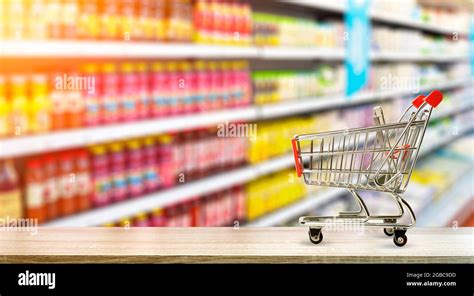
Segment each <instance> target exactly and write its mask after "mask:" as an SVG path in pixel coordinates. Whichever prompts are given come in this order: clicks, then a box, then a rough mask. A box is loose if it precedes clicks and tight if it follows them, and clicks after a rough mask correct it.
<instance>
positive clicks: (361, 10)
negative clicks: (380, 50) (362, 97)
mask: <svg viewBox="0 0 474 296" xmlns="http://www.w3.org/2000/svg"><path fill="white" fill-rule="evenodd" d="M347 2H348V3H347V4H348V6H347V12H346V14H345V25H346V32H347V33H346V36H345V37H346V38H345V39H346V62H345V64H346V95H347V96H348V97H349V96H351V95H352V94H354V93H356V92H358V91H359V90H360V89H362V88H363V87H364V86H365V85H366V84H367V80H368V76H369V67H370V57H369V54H370V44H371V36H370V19H369V15H368V13H369V5H370V0H348V1H347Z"/></svg>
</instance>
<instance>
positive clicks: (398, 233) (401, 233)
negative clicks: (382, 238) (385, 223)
mask: <svg viewBox="0 0 474 296" xmlns="http://www.w3.org/2000/svg"><path fill="white" fill-rule="evenodd" d="M406 232H407V231H406V230H395V236H394V237H393V242H394V243H395V245H396V246H398V247H403V246H404V245H406V243H407V241H408V238H407V236H406V235H405V233H406Z"/></svg>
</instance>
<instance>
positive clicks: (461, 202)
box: [246, 116, 474, 227]
mask: <svg viewBox="0 0 474 296" xmlns="http://www.w3.org/2000/svg"><path fill="white" fill-rule="evenodd" d="M438 117H439V116H438ZM473 129H474V125H471V126H470V127H466V128H464V129H463V130H461V131H459V133H458V134H457V135H453V136H452V137H448V138H446V139H442V140H438V141H433V140H432V139H426V140H425V141H424V143H426V144H428V146H427V148H426V149H422V150H420V157H423V156H427V155H428V154H430V153H431V152H432V151H434V150H436V149H438V148H441V147H443V146H445V145H447V144H449V143H452V142H453V141H454V140H455V139H456V138H458V137H460V136H461V135H463V134H465V133H467V132H469V131H472V130H473ZM429 143H431V144H429ZM422 147H423V145H422ZM425 147H426V145H425ZM473 176H474V174H473V173H472V171H471V174H469V178H468V180H469V182H471V183H472V177H473ZM463 179H465V178H463ZM464 181H465V180H464ZM457 185H460V186H456V187H460V188H461V187H462V189H459V190H464V191H466V190H468V191H470V192H467V193H466V192H464V193H463V194H458V195H457V197H453V196H454V194H453V193H451V194H449V196H448V195H446V197H445V199H446V200H445V201H444V202H441V201H440V202H437V203H435V205H431V203H430V205H429V206H428V208H427V209H425V210H424V211H423V215H422V216H421V225H422V226H424V227H426V226H434V225H431V224H430V225H426V222H425V221H430V223H433V221H437V223H436V226H437V227H443V226H446V225H447V224H448V223H449V219H450V218H452V217H453V216H454V215H455V214H456V213H458V212H459V211H460V209H462V206H465V205H466V204H467V202H469V201H470V200H471V198H472V196H471V195H472V186H469V184H468V185H467V186H462V184H457ZM459 190H458V191H459ZM345 193H347V191H346V190H345V189H340V188H328V189H327V190H325V191H323V192H321V193H316V194H313V195H310V196H308V197H306V198H304V199H302V200H301V201H298V202H295V203H293V204H291V205H289V206H287V207H285V208H282V209H280V210H277V211H275V212H274V213H270V214H268V215H266V216H264V217H262V218H259V219H257V220H255V221H252V222H249V223H247V224H246V226H250V227H272V226H279V225H281V224H283V223H285V222H288V221H290V220H292V219H295V218H298V217H299V216H301V215H304V214H305V213H308V212H309V211H311V209H315V208H316V207H318V206H319V205H323V204H325V203H328V202H330V201H332V200H335V199H337V198H339V197H340V196H341V195H342V194H345ZM457 193H459V192H457ZM443 203H445V204H446V205H443V206H446V207H447V208H448V209H449V211H448V210H447V211H446V215H444V214H443V217H445V220H442V219H437V220H436V219H434V218H433V217H432V216H433V215H439V213H440V212H443V211H444V208H443V207H442V206H440V204H443ZM431 207H433V209H432V208H431ZM435 207H436V209H434V208H435ZM441 208H442V209H443V211H440V210H439V209H441ZM425 213H426V214H425ZM428 215H431V216H428ZM419 220H420V219H419Z"/></svg>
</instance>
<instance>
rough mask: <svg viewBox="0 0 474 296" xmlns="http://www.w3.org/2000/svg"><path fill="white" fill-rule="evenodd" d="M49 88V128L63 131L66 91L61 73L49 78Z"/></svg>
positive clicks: (65, 82) (64, 126)
mask: <svg viewBox="0 0 474 296" xmlns="http://www.w3.org/2000/svg"><path fill="white" fill-rule="evenodd" d="M50 83H51V88H50V90H51V91H50V93H49V97H50V100H51V127H52V129H53V130H61V129H65V128H66V126H67V121H66V110H67V106H68V104H67V100H66V98H65V97H66V93H67V91H66V89H67V87H66V86H65V84H67V81H64V76H63V75H62V74H61V73H56V74H55V75H52V76H51V81H50Z"/></svg>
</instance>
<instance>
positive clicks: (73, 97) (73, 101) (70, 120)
mask: <svg viewBox="0 0 474 296" xmlns="http://www.w3.org/2000/svg"><path fill="white" fill-rule="evenodd" d="M69 76H70V77H78V76H79V74H77V73H74V72H71V74H69ZM90 79H92V78H91V77H85V81H86V85H82V86H81V87H78V88H75V89H69V90H68V91H67V92H65V93H64V100H65V101H66V110H65V113H64V115H65V124H66V127H68V128H78V127H81V126H82V125H83V121H84V117H85V102H84V97H83V96H82V89H81V88H88V87H93V85H92V84H93V83H95V82H94V81H93V80H90Z"/></svg>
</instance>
